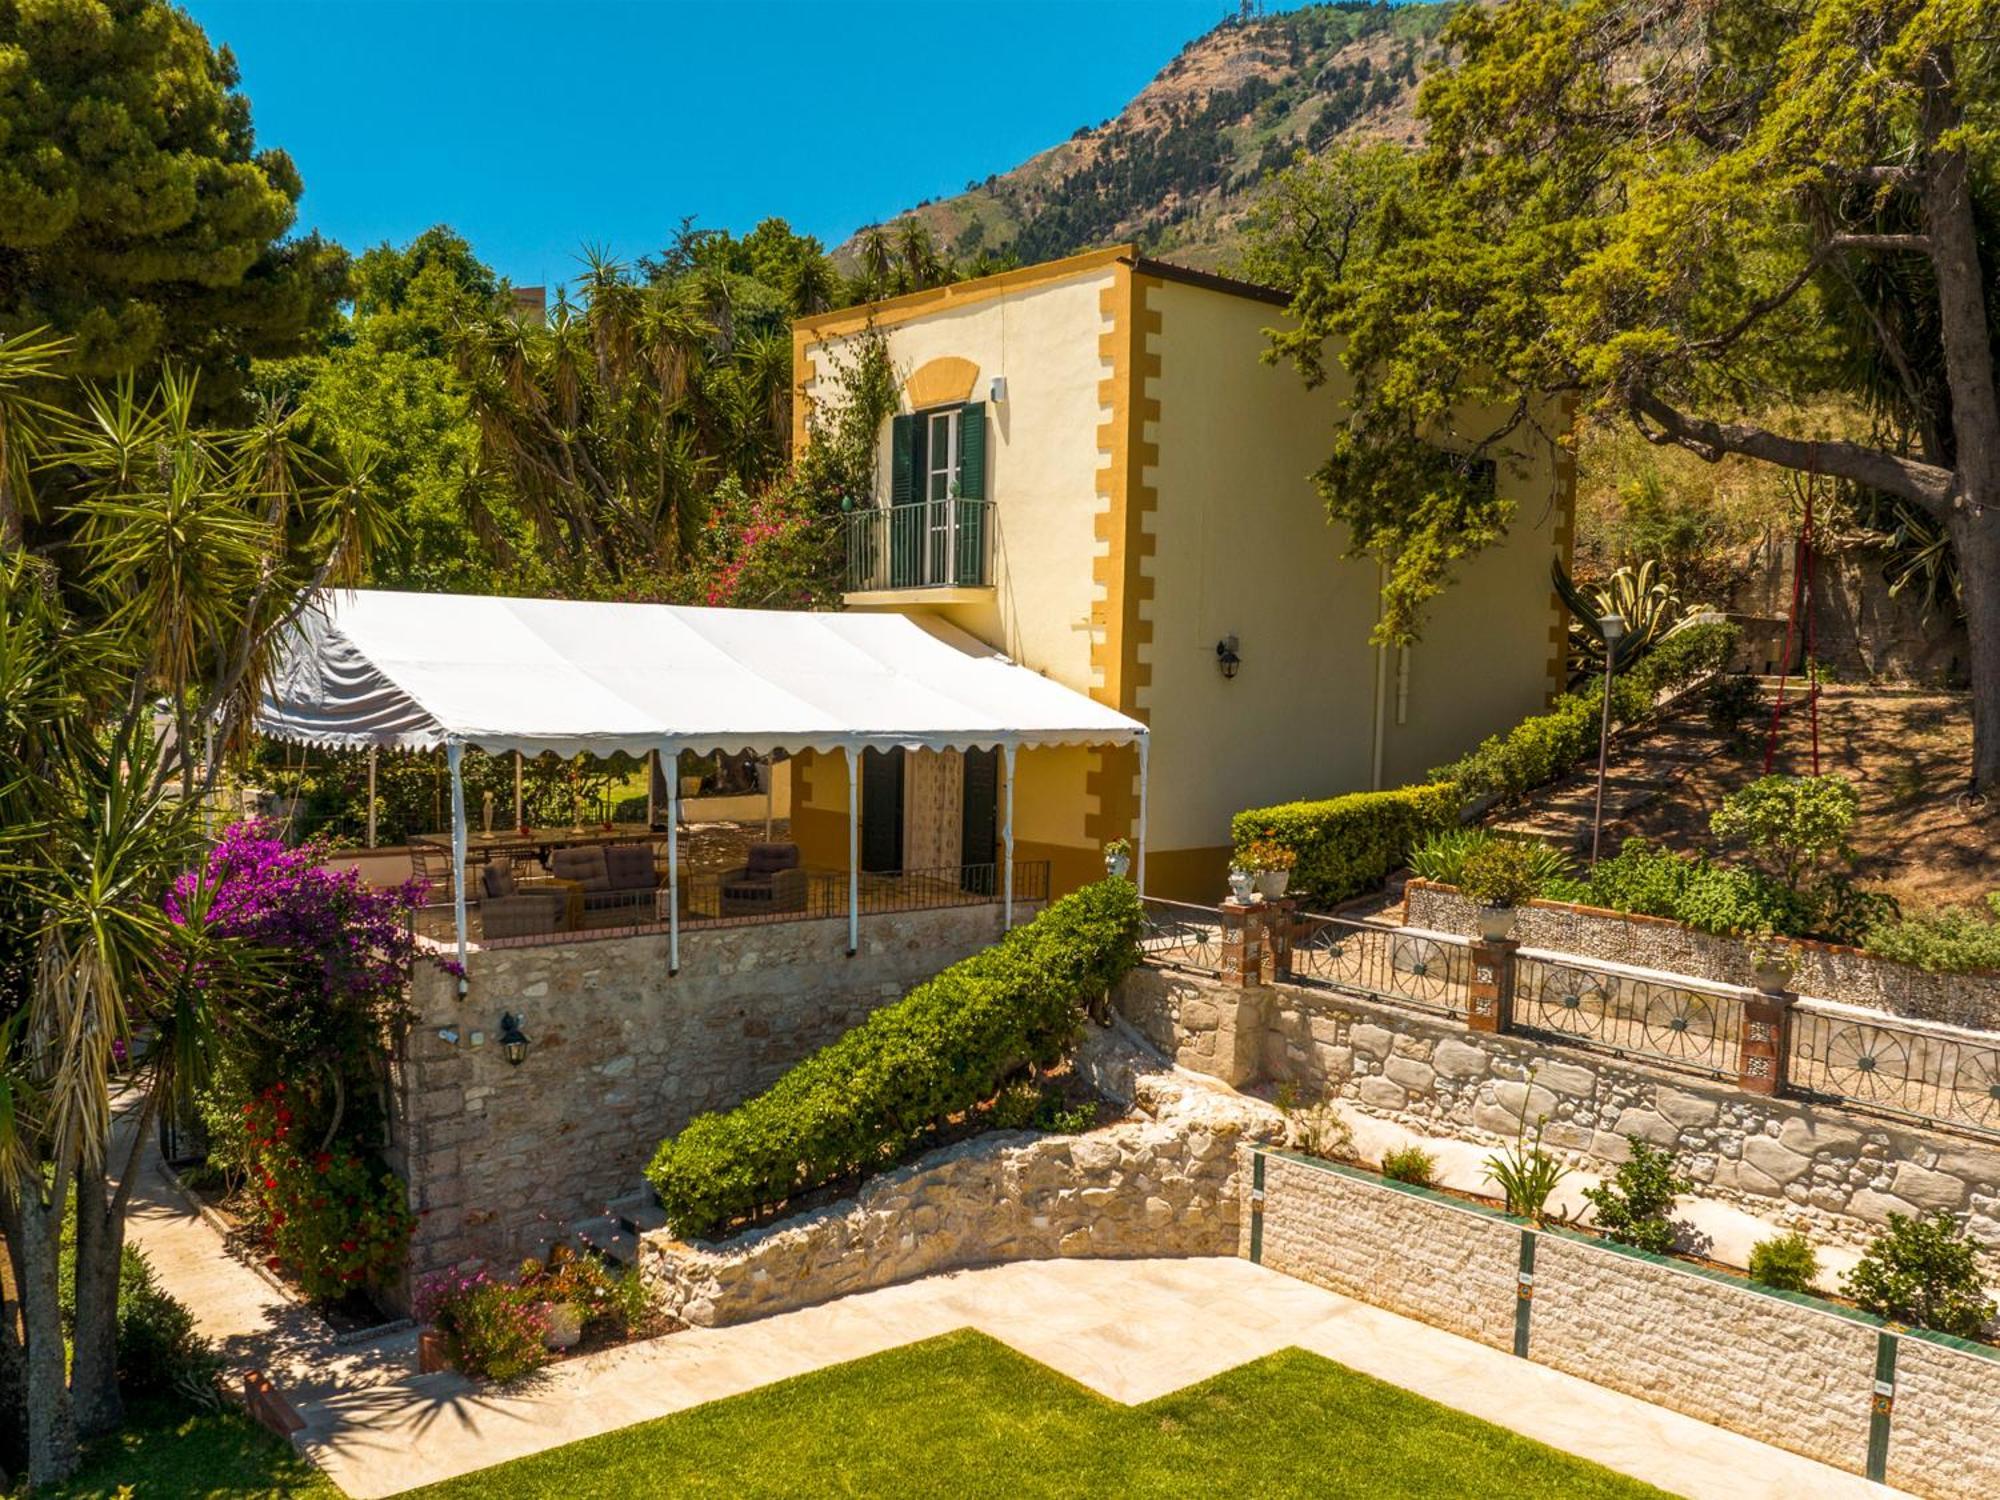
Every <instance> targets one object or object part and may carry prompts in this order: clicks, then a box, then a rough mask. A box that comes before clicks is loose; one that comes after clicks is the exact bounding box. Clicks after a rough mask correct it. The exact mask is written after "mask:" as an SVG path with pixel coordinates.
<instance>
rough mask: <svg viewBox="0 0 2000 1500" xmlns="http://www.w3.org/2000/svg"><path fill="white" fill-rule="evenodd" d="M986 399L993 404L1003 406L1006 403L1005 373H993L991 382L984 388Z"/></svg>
mask: <svg viewBox="0 0 2000 1500" xmlns="http://www.w3.org/2000/svg"><path fill="white" fill-rule="evenodd" d="M986 399H987V400H989V401H991V402H992V403H993V404H994V405H995V406H1005V405H1006V404H1007V377H1006V376H1005V375H995V376H994V377H993V383H992V384H991V385H989V386H988V387H987V388H986Z"/></svg>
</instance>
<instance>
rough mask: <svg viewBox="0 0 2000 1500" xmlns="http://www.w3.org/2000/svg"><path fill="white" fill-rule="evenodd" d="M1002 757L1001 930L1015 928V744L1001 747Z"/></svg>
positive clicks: (1010, 930)
mask: <svg viewBox="0 0 2000 1500" xmlns="http://www.w3.org/2000/svg"><path fill="white" fill-rule="evenodd" d="M1000 759H1001V762H1002V763H1003V764H1004V766H1005V768H1006V770H1005V774H1006V777H1007V797H1006V801H1005V803H1003V804H1002V806H1003V811H1002V812H1001V814H1000V857H1001V858H1002V859H1003V860H1005V861H1006V864H1005V865H1004V866H1003V867H1002V875H1001V878H1000V884H1001V889H1002V890H1003V891H1005V893H1006V894H1005V895H1004V896H1003V897H1002V899H1001V918H1000V930H1001V931H1002V932H1012V931H1013V930H1014V746H1013V745H1012V744H1011V743H1009V744H1006V745H1002V746H1001V747H1000Z"/></svg>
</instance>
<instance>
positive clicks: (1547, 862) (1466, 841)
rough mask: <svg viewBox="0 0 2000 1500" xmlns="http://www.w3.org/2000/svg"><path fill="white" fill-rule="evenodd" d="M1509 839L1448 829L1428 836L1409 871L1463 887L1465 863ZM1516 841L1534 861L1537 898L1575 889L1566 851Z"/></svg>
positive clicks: (1414, 852)
mask: <svg viewBox="0 0 2000 1500" xmlns="http://www.w3.org/2000/svg"><path fill="white" fill-rule="evenodd" d="M1506 837H1508V835H1505V834H1494V833H1490V832H1488V831H1487V830H1486V829H1484V828H1447V829H1443V830H1442V831H1440V832H1437V833H1433V834H1428V835H1426V836H1425V838H1424V839H1423V841H1422V842H1420V843H1419V844H1418V845H1417V846H1416V847H1415V848H1414V849H1412V850H1411V851H1410V871H1411V873H1412V874H1414V875H1417V876H1418V877H1420V878H1421V879H1424V880H1430V881H1435V882H1436V883H1437V884H1439V885H1450V886H1458V885H1463V884H1464V881H1465V862H1466V860H1468V859H1469V858H1471V857H1472V855H1473V853H1474V852H1475V851H1477V850H1479V849H1483V848H1485V847H1486V846H1487V845H1488V844H1490V843H1492V842H1494V840H1495V839H1497V838H1506ZM1514 842H1515V843H1517V844H1519V845H1520V846H1521V848H1523V849H1525V850H1527V851H1528V855H1529V858H1530V859H1531V860H1532V862H1533V866H1534V873H1535V886H1536V889H1535V894H1536V895H1539V896H1546V895H1549V894H1551V893H1552V892H1555V891H1559V890H1568V889H1571V888H1572V887H1574V886H1575V884H1576V882H1575V880H1574V878H1573V877H1574V872H1575V868H1576V865H1575V861H1573V860H1572V859H1571V858H1570V856H1569V854H1568V853H1567V852H1566V851H1564V850H1561V849H1558V848H1556V847H1555V845H1553V844H1545V843H1543V842H1542V841H1541V840H1540V839H1527V838H1523V839H1515V840H1514Z"/></svg>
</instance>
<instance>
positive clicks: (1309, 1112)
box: [1273, 1083, 1354, 1161]
mask: <svg viewBox="0 0 2000 1500" xmlns="http://www.w3.org/2000/svg"><path fill="white" fill-rule="evenodd" d="M1273 1102H1274V1103H1276V1105H1277V1106H1278V1113H1279V1114H1281V1115H1283V1116H1284V1117H1285V1144H1286V1145H1287V1146H1288V1147H1290V1148H1291V1149H1292V1150H1294V1151H1296V1152H1298V1153H1299V1154H1300V1155H1301V1156H1317V1157H1318V1158H1320V1160H1322V1161H1346V1160H1351V1159H1352V1158H1353V1156H1354V1127H1353V1126H1351V1125H1349V1124H1348V1123H1347V1120H1346V1118H1345V1117H1344V1116H1343V1115H1342V1114H1341V1113H1340V1111H1339V1110H1338V1109H1336V1108H1335V1107H1334V1105H1333V1102H1332V1101H1331V1100H1329V1099H1307V1098H1306V1097H1305V1096H1304V1095H1303V1094H1301V1093H1300V1092H1299V1086H1298V1085H1297V1084H1295V1083H1287V1084H1283V1085H1281V1086H1280V1087H1279V1089H1278V1094H1277V1098H1276V1099H1275V1100H1274V1101H1273Z"/></svg>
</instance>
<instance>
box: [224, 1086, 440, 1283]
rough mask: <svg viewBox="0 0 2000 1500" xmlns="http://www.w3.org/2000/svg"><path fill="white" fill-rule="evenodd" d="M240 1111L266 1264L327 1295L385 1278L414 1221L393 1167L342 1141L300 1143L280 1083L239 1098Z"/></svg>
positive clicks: (399, 1261)
mask: <svg viewBox="0 0 2000 1500" xmlns="http://www.w3.org/2000/svg"><path fill="white" fill-rule="evenodd" d="M243 1114H244V1135H245V1138H246V1140H247V1143H248V1147H249V1161H248V1163H247V1165H248V1167H249V1173H250V1176H249V1184H250V1187H249V1196H250V1199H251V1202H252V1204H253V1206H254V1207H253V1212H254V1215H255V1218H256V1220H257V1223H258V1229H259V1233H260V1235H261V1237H262V1240H263V1243H264V1247H265V1248H266V1250H268V1251H269V1264H270V1265H271V1267H272V1269H273V1270H282V1271H286V1272H289V1273H290V1274H291V1275H292V1276H294V1277H295V1278H297V1280H298V1283H299V1285H300V1286H301V1287H302V1288H303V1289H304V1291H305V1293H306V1295H307V1296H309V1297H314V1298H318V1299H321V1300H327V1301H331V1300H335V1299H337V1298H340V1297H342V1296H345V1295H346V1294H347V1293H349V1292H353V1291H356V1290H358V1289H360V1288H363V1287H367V1286H379V1285H381V1284H383V1283H385V1282H387V1281H389V1280H391V1279H392V1278H393V1277H394V1276H395V1275H396V1274H397V1273H398V1272H399V1271H400V1270H401V1269H402V1265H403V1258H404V1256H405V1254H407V1252H408V1250H409V1246H410V1235H411V1232H412V1231H413V1230H414V1229H415V1228H416V1216H415V1215H414V1214H412V1213H411V1212H410V1210H409V1207H408V1205H407V1204H406V1203H405V1202H404V1194H403V1184H402V1183H401V1181H399V1180H398V1179H397V1177H396V1175H395V1174H394V1173H393V1172H386V1171H381V1170H379V1169H376V1168H372V1167H371V1166H370V1165H369V1164H368V1163H367V1162H366V1161H365V1160H363V1159H362V1158H361V1157H360V1156H358V1155H356V1154H355V1153H354V1152H353V1151H351V1150H349V1149H348V1148H347V1147H346V1146H344V1145H339V1144H335V1145H333V1146H331V1147H329V1148H325V1149H320V1150H309V1149H301V1148H300V1146H299V1145H298V1143H297V1141H296V1139H295V1137H294V1135H293V1131H294V1129H295V1128H296V1126H297V1124H298V1121H297V1118H296V1117H295V1116H294V1115H293V1113H292V1109H291V1105H290V1102H289V1099H288V1095H287V1091H286V1088H285V1085H284V1084H282V1083H274V1084H272V1085H271V1086H270V1087H269V1088H267V1089H265V1090H264V1091H263V1092H262V1093H261V1094H259V1095H258V1096H257V1097H256V1098H255V1099H253V1100H252V1101H251V1102H250V1103H248V1104H246V1105H244V1106H243Z"/></svg>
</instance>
